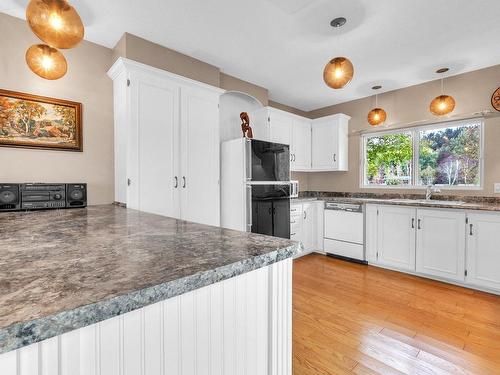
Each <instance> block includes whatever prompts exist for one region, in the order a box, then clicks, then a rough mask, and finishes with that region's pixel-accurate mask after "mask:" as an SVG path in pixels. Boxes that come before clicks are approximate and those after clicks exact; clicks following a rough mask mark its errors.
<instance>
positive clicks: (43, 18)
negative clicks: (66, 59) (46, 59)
mask: <svg viewBox="0 0 500 375" xmlns="http://www.w3.org/2000/svg"><path fill="white" fill-rule="evenodd" d="M26 20H27V21H28V24H29V26H30V28H31V30H32V31H33V32H34V33H35V34H36V36H38V37H39V38H40V39H41V40H43V41H44V42H45V43H47V44H48V45H49V46H51V47H53V48H61V49H66V48H73V47H75V46H76V45H77V44H78V43H80V41H81V40H82V39H83V35H84V27H83V23H82V20H81V19H80V16H79V15H78V12H77V11H76V10H75V8H73V7H72V6H71V5H69V4H68V2H67V1H66V0H31V1H30V3H29V4H28V7H27V8H26Z"/></svg>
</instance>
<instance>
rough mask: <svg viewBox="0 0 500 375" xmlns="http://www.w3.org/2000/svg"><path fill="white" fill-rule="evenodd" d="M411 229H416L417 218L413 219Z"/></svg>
mask: <svg viewBox="0 0 500 375" xmlns="http://www.w3.org/2000/svg"><path fill="white" fill-rule="evenodd" d="M411 229H415V218H413V219H411Z"/></svg>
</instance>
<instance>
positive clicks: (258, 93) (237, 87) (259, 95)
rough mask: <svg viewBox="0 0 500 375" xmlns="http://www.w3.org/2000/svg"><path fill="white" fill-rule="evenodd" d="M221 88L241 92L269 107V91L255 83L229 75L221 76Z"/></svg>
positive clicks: (222, 74)
mask: <svg viewBox="0 0 500 375" xmlns="http://www.w3.org/2000/svg"><path fill="white" fill-rule="evenodd" d="M220 88H221V89H224V90H227V91H239V92H243V93H245V94H248V95H251V96H253V97H254V98H255V99H257V100H258V101H259V102H260V103H261V104H262V105H263V106H267V105H268V91H267V89H265V88H263V87H260V86H257V85H254V84H253V83H250V82H247V81H243V80H241V79H239V78H236V77H233V76H230V75H229V74H225V73H221V74H220Z"/></svg>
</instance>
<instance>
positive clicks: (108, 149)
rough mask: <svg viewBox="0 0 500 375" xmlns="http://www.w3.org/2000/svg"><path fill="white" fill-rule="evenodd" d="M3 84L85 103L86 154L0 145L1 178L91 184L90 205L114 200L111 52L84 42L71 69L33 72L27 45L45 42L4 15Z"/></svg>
mask: <svg viewBox="0 0 500 375" xmlns="http://www.w3.org/2000/svg"><path fill="white" fill-rule="evenodd" d="M0 35H2V38H0V51H2V52H1V55H2V59H1V62H0V88H2V89H7V90H13V91H21V92H25V93H30V94H36V95H43V96H48V97H54V98H60V99H67V100H72V101H76V102H81V103H82V104H83V152H68V151H48V150H33V149H22V148H7V147H0V182H87V183H88V184H89V185H88V189H89V203H90V204H100V203H111V202H112V201H113V194H114V185H113V99H112V82H111V80H110V79H109V78H108V77H107V75H106V71H107V69H108V68H109V66H110V64H111V61H112V60H111V56H112V51H111V50H110V49H108V48H104V47H101V46H98V45H96V44H93V43H88V42H82V43H81V44H80V45H79V46H78V47H77V48H75V49H73V50H69V51H66V52H65V55H66V58H67V60H68V73H67V74H66V76H64V77H63V78H62V79H59V80H57V81H47V80H44V79H42V78H39V77H38V76H36V75H35V74H34V73H32V72H31V71H30V70H29V68H28V66H27V65H26V63H25V60H24V54H25V51H26V49H27V48H28V47H29V46H30V45H32V44H34V43H40V41H39V40H38V39H37V38H36V37H35V36H34V35H33V33H32V32H31V30H30V29H29V27H28V26H27V24H26V22H24V21H22V20H20V19H18V18H13V17H10V16H7V15H5V14H1V13H0Z"/></svg>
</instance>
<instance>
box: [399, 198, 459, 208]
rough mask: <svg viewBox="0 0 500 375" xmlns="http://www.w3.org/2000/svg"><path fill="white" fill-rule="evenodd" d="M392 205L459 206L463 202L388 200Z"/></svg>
mask: <svg viewBox="0 0 500 375" xmlns="http://www.w3.org/2000/svg"><path fill="white" fill-rule="evenodd" d="M390 201H391V202H394V203H409V204H435V205H441V204H442V205H447V206H461V205H462V204H464V203H465V202H463V201H444V200H437V199H390Z"/></svg>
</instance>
